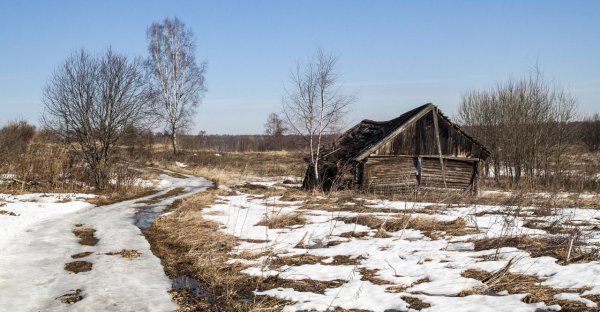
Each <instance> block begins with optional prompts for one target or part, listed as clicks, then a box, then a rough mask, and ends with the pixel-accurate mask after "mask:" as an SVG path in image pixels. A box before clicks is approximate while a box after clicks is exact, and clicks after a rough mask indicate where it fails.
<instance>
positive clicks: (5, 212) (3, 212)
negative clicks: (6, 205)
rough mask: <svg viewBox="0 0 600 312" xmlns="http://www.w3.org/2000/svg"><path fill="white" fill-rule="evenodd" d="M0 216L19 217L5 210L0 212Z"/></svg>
mask: <svg viewBox="0 0 600 312" xmlns="http://www.w3.org/2000/svg"><path fill="white" fill-rule="evenodd" d="M0 215H5V216H11V217H18V216H19V215H18V214H16V213H14V212H12V211H6V210H0Z"/></svg>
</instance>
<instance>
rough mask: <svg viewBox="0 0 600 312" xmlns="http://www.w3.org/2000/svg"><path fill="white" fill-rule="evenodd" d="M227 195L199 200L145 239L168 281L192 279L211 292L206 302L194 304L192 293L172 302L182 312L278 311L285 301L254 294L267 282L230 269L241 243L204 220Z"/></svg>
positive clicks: (188, 203) (210, 193)
mask: <svg viewBox="0 0 600 312" xmlns="http://www.w3.org/2000/svg"><path fill="white" fill-rule="evenodd" d="M224 194H225V193H224V192H223V191H221V190H216V189H211V190H208V191H206V192H202V193H198V194H195V195H193V196H191V197H189V198H187V199H185V200H184V202H183V203H182V204H181V206H180V207H179V208H177V209H175V210H174V211H173V213H172V214H170V215H168V216H165V217H162V218H160V219H158V220H157V221H156V222H155V223H154V224H153V225H152V227H151V228H150V229H149V230H148V231H146V233H145V234H146V237H147V238H148V240H149V241H150V242H151V246H152V251H153V253H154V254H155V255H157V256H158V257H160V258H161V261H162V264H163V267H164V269H165V272H166V273H167V275H168V276H169V277H171V278H175V277H177V276H183V275H186V276H190V277H192V278H194V279H195V280H196V281H198V283H199V284H200V285H201V286H202V288H203V290H204V291H205V292H206V296H205V297H202V298H195V297H194V296H193V295H191V294H190V293H189V292H188V293H186V292H185V291H177V292H172V295H173V298H174V300H175V301H176V302H177V303H178V304H179V305H180V306H181V308H180V311H253V310H257V309H261V310H263V311H278V310H280V309H281V307H282V305H283V304H285V303H287V302H286V301H283V300H278V299H274V298H270V297H258V296H255V295H254V293H253V291H254V290H255V289H257V288H259V287H260V285H261V284H262V282H263V281H262V280H261V279H260V278H257V277H252V276H249V275H246V274H242V273H240V271H241V270H242V269H244V268H245V267H244V266H243V265H240V264H226V263H225V262H226V261H227V260H228V259H229V257H230V254H229V253H230V252H231V250H232V248H233V247H235V246H236V244H237V242H236V238H235V237H233V236H230V235H226V234H224V233H222V232H220V231H219V225H218V224H217V223H215V222H212V221H208V220H206V219H204V218H203V217H202V209H203V208H204V207H208V206H209V205H211V204H214V203H215V200H216V196H217V195H224Z"/></svg>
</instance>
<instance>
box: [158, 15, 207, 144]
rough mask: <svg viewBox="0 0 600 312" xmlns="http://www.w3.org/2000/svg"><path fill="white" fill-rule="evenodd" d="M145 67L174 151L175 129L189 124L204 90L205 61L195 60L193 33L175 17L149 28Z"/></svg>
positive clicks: (161, 119) (159, 114) (176, 130)
mask: <svg viewBox="0 0 600 312" xmlns="http://www.w3.org/2000/svg"><path fill="white" fill-rule="evenodd" d="M147 36H148V41H149V44H148V50H149V53H150V55H149V57H148V60H147V69H148V73H149V77H150V82H151V84H150V85H151V90H152V95H153V96H152V103H153V108H154V112H155V113H156V116H157V117H158V118H159V120H160V121H162V122H163V123H164V125H165V126H166V129H167V131H168V133H169V135H170V137H171V143H172V145H173V153H174V154H176V153H177V132H178V131H181V130H182V129H184V128H185V127H187V126H189V125H190V124H191V122H192V120H191V118H192V116H193V115H194V113H195V111H196V107H197V106H198V104H199V103H200V101H201V99H202V96H203V95H204V92H206V86H205V79H204V74H205V72H206V62H202V63H200V65H198V64H197V63H196V57H195V42H194V34H193V33H192V30H191V29H190V28H186V26H185V24H184V23H183V22H182V21H181V20H180V19H178V18H177V17H175V18H173V19H169V18H167V19H165V20H164V21H163V22H162V23H156V22H154V23H152V25H151V26H150V27H149V28H148V32H147Z"/></svg>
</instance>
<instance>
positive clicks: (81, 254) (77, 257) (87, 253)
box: [71, 251, 93, 259]
mask: <svg viewBox="0 0 600 312" xmlns="http://www.w3.org/2000/svg"><path fill="white" fill-rule="evenodd" d="M91 254H93V252H91V251H84V252H80V253H76V254H74V255H71V258H73V259H79V258H85V257H87V256H89V255H91Z"/></svg>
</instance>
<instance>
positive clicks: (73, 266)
mask: <svg viewBox="0 0 600 312" xmlns="http://www.w3.org/2000/svg"><path fill="white" fill-rule="evenodd" d="M65 270H67V271H71V272H73V273H75V274H77V273H81V272H88V271H91V270H92V263H91V262H87V261H73V262H69V263H66V264H65Z"/></svg>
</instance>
